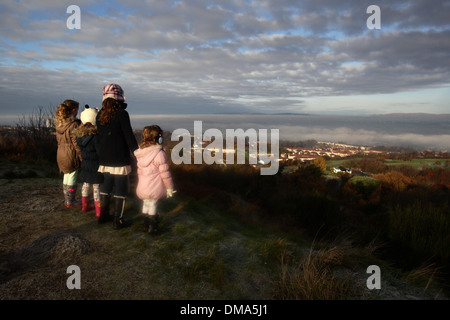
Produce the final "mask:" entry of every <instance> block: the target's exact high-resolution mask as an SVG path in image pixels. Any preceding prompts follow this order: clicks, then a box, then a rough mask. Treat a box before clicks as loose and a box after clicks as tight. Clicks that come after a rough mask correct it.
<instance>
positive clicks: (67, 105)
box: [55, 100, 80, 126]
mask: <svg viewBox="0 0 450 320" xmlns="http://www.w3.org/2000/svg"><path fill="white" fill-rule="evenodd" d="M79 106H80V104H79V103H78V102H77V101H75V100H65V101H64V102H63V103H61V104H60V105H59V106H58V108H56V116H55V124H56V125H57V126H61V125H63V124H64V123H65V122H67V121H69V120H71V119H72V114H73V110H74V109H78V108H79Z"/></svg>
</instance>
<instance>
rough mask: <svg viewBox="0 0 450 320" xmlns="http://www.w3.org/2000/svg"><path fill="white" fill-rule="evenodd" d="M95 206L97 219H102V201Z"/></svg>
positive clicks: (95, 203)
mask: <svg viewBox="0 0 450 320" xmlns="http://www.w3.org/2000/svg"><path fill="white" fill-rule="evenodd" d="M94 205H95V217H96V218H100V211H101V206H100V201H94Z"/></svg>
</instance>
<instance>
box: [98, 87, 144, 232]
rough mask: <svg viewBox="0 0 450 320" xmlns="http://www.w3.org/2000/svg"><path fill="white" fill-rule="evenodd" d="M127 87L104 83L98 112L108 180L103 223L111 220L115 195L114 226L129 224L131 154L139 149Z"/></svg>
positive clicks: (102, 195)
mask: <svg viewBox="0 0 450 320" xmlns="http://www.w3.org/2000/svg"><path fill="white" fill-rule="evenodd" d="M126 108H127V103H126V102H125V96H124V92H123V89H122V88H121V87H120V86H119V85H117V84H114V83H111V84H109V85H107V86H105V87H103V101H102V109H101V110H100V112H99V113H98V115H97V128H98V137H99V145H100V148H99V167H98V171H99V172H101V173H103V178H104V181H103V183H102V184H101V186H100V202H101V204H100V206H101V213H100V219H99V221H98V222H99V223H103V222H106V221H108V220H109V215H110V214H109V202H110V197H111V195H113V198H114V207H113V217H114V219H113V227H114V228H115V229H120V228H123V227H126V226H128V225H129V223H128V222H127V221H126V220H125V219H124V212H125V200H126V197H127V194H128V193H129V187H130V186H129V175H130V173H131V170H132V168H131V156H132V153H133V152H134V151H135V150H136V149H138V144H137V141H136V137H135V136H134V133H133V129H132V128H131V122H130V116H129V114H128V112H127V111H126V110H125V109H126Z"/></svg>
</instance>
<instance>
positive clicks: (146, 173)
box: [134, 125, 175, 235]
mask: <svg viewBox="0 0 450 320" xmlns="http://www.w3.org/2000/svg"><path fill="white" fill-rule="evenodd" d="M162 134H163V131H162V130H161V128H160V127H159V126H157V125H152V126H148V127H145V128H144V130H143V132H142V143H141V144H140V145H139V149H137V150H136V151H134V155H135V156H136V159H137V174H138V184H137V187H136V195H137V196H138V197H139V199H142V200H143V205H142V214H143V215H144V224H145V230H146V232H148V233H150V234H152V235H154V234H156V233H157V232H158V223H159V214H158V213H157V211H156V209H157V208H156V207H157V202H158V200H159V199H162V198H165V197H168V198H169V197H172V195H173V193H174V192H175V191H174V190H173V181H172V175H171V173H170V170H169V165H168V163H167V155H166V152H165V151H164V149H163V148H162V146H161V144H162Z"/></svg>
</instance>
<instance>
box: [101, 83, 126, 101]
mask: <svg viewBox="0 0 450 320" xmlns="http://www.w3.org/2000/svg"><path fill="white" fill-rule="evenodd" d="M106 98H113V99H115V100H117V101H121V102H124V101H125V96H124V95H123V90H122V88H121V87H120V86H119V85H118V84H115V83H111V84H108V85H106V86H104V87H103V100H105V99H106ZM103 100H102V101H103Z"/></svg>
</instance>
